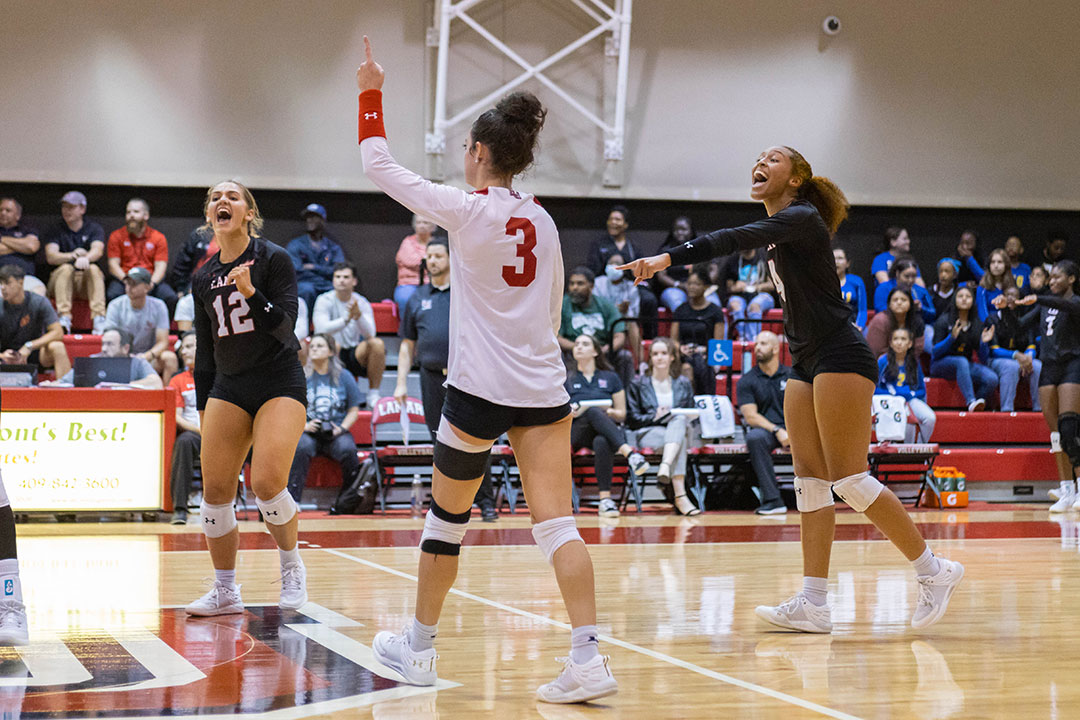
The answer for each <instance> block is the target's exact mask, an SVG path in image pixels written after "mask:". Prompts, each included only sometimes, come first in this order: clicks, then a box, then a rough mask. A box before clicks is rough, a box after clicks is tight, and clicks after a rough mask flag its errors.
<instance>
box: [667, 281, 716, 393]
mask: <svg viewBox="0 0 1080 720" xmlns="http://www.w3.org/2000/svg"><path fill="white" fill-rule="evenodd" d="M708 283H709V269H708V267H706V266H705V265H695V266H694V267H693V269H692V270H690V274H689V275H688V276H687V278H686V283H685V287H686V293H687V298H688V299H687V301H686V302H684V303H683V304H682V305H680V306H679V307H677V308H675V313H674V315H673V319H674V322H672V323H671V339H672V340H674V341H675V342H677V343H678V344H679V349H680V351H681V353H682V357H683V359H684V360H685V361H686V362H685V365H684V367H683V371H684V374H685V373H686V372H687V371H689V378H690V380H692V381H693V383H694V391H695V392H697V393H699V394H704V395H712V394H713V393H714V392H716V374H715V373H714V372H713V371H712V368H711V367H710V366H709V355H708V350H709V341H710V340H722V339H723V338H725V337H727V321H726V320H724V313H723V311H722V310H721V309H720V307H719V306H718V305H713V304H712V303H711V302H709V300H708V298H706V297H705V290H706V289H707V287H708Z"/></svg>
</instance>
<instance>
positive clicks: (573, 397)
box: [566, 333, 649, 517]
mask: <svg viewBox="0 0 1080 720" xmlns="http://www.w3.org/2000/svg"><path fill="white" fill-rule="evenodd" d="M574 361H575V362H576V364H577V367H576V369H575V370H574V371H573V372H571V373H570V374H569V375H568V377H567V378H566V392H567V393H568V394H569V395H570V407H571V408H572V409H573V411H574V419H573V421H572V423H571V425H570V445H571V450H572V451H575V452H576V451H577V450H580V449H582V448H591V449H592V451H593V467H594V470H595V472H596V486H597V489H598V491H599V494H600V506H599V509H598V512H599V514H600V515H601V516H602V517H618V516H619V508H618V507H616V505H615V501H614V500H612V499H611V477H612V473H613V466H614V462H615V453H618V454H619V455H622V456H623V457H624V458H626V459H627V463H628V464H629V465H630V470H631V472H633V473H634V474H635V475H643V474H645V472H647V471H648V469H649V463H647V462H646V461H645V458H644V457H642V456H641V453H639V452H635V451H634V449H633V448H632V447H630V445H629V443H627V442H626V433H625V432H624V431H623V429H622V428H621V427H619V423H622V422H624V421H625V420H626V391H625V390H624V389H623V384H622V381H621V380H619V376H618V375H616V374H615V373H614V372H612V370H611V366H610V365H608V362H607V359H606V358H604V355H603V353H602V352H601V348H600V343H598V342H597V341H596V338H594V337H593V336H592V335H589V334H587V333H586V334H581V335H578V336H577V339H576V340H574ZM597 400H599V401H604V402H610V403H611V404H610V405H609V406H607V407H599V406H589V405H588V401H597ZM582 403H585V405H584V406H583V405H582Z"/></svg>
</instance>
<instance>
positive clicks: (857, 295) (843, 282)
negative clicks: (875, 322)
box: [833, 248, 866, 331]
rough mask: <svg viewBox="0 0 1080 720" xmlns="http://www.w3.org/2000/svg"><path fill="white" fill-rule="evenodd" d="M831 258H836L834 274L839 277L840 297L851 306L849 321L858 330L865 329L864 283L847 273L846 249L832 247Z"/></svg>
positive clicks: (856, 276)
mask: <svg viewBox="0 0 1080 720" xmlns="http://www.w3.org/2000/svg"><path fill="white" fill-rule="evenodd" d="M833 258H834V259H835V260H836V275H837V277H838V278H839V279H840V297H842V298H844V302H846V303H847V304H848V307H850V308H851V322H853V323H855V325H856V327H858V328H859V330H860V331H862V330H865V329H866V283H864V282H863V280H862V278H861V277H859V276H858V275H849V274H848V268H849V267H850V265H849V264H848V259H847V251H846V250H844V248H833Z"/></svg>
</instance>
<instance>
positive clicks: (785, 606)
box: [776, 595, 799, 613]
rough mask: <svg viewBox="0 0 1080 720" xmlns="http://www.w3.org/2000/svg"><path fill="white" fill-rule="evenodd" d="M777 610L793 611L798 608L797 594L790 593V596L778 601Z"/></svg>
mask: <svg viewBox="0 0 1080 720" xmlns="http://www.w3.org/2000/svg"><path fill="white" fill-rule="evenodd" d="M776 609H777V610H779V611H781V612H785V613H793V612H795V611H796V610H798V609H799V596H798V595H792V596H791V597H790V598H788V599H787V600H785V601H784V602H782V603H780V605H779V606H777V608H776Z"/></svg>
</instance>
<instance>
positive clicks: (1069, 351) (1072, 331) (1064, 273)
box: [994, 260, 1080, 513]
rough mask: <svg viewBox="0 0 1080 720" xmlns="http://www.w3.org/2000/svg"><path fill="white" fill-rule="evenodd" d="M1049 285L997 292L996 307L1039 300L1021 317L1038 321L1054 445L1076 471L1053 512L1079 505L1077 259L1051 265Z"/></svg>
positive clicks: (1028, 322)
mask: <svg viewBox="0 0 1080 720" xmlns="http://www.w3.org/2000/svg"><path fill="white" fill-rule="evenodd" d="M1049 285H1050V292H1051V293H1052V294H1050V295H1028V296H1027V297H1024V298H1021V299H1019V300H1015V301H1011V300H1010V299H1009V298H1007V297H1005V296H1004V295H1002V296H999V297H996V298H994V307H996V308H998V309H999V310H1000V309H1001V308H1003V307H1006V306H1007V305H1010V304H1015V305H1036V304H1037V305H1038V306H1039V307H1037V308H1035V309H1033V310H1032V311H1031V312H1029V313H1027V314H1026V315H1024V316H1023V317H1021V318H1020V324H1021V326H1023V327H1025V328H1030V327H1034V326H1035V325H1036V324H1038V326H1039V329H1038V335H1039V338H1040V341H1039V357H1040V359H1041V360H1042V364H1043V367H1042V373H1041V374H1040V375H1039V402H1040V403H1042V412H1043V418H1045V419H1046V424H1047V426H1049V428H1050V439H1051V443H1050V444H1051V450H1052V451H1054V452H1056V453H1058V455H1059V457H1060V456H1061V455H1064V456H1065V458H1066V460H1067V462H1068V466H1069V471H1068V472H1069V473H1071V474H1072V476H1073V479H1072V480H1071V481H1063V482H1062V488H1061V492H1060V494H1059V497H1058V500H1057V502H1055V503H1054V504H1053V505H1052V506H1051V507H1050V512H1052V513H1059V512H1068V511H1069V510H1080V492H1078V491H1077V486H1076V476H1077V473H1078V472H1080V268H1077V265H1076V263H1074V262H1073V261H1072V260H1062V261H1060V262H1058V263H1057V264H1055V265H1054V267H1053V268H1051V270H1050V283H1049ZM1059 467H1060V466H1059ZM1066 477H1067V475H1066Z"/></svg>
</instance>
